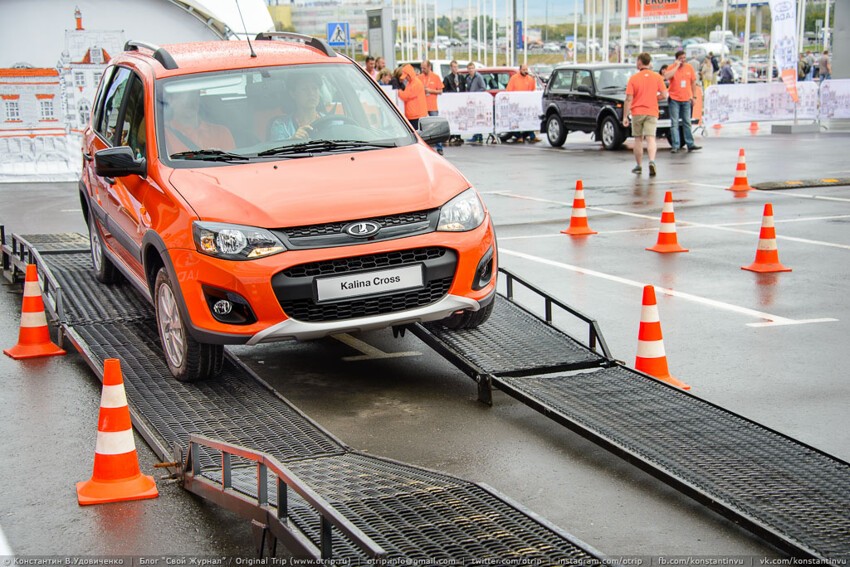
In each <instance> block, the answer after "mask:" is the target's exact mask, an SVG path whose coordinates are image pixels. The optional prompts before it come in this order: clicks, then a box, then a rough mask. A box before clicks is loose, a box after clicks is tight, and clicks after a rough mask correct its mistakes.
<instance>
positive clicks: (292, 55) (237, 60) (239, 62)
mask: <svg viewBox="0 0 850 567" xmlns="http://www.w3.org/2000/svg"><path fill="white" fill-rule="evenodd" d="M134 43H135V42H128V43H127V45H126V46H125V51H124V53H122V54H120V55H118V56H117V57H116V59H115V60H116V62H120V61H121V60H123V59H130V60H135V61H139V60H146V61H148V62H150V63H153V62H154V60H155V61H157V62H159V64H153V65H152V69H153V72H154V75H155V76H156V77H157V78H165V77H171V76H177V75H187V74H192V73H205V72H209V71H221V70H229V69H246V68H254V67H269V66H274V65H292V64H308V63H350V61H349V60H348V59H346V58H344V57H341V56H338V55H336V54H335V53H334V52H333V51H330V54H332V55H329V54H326V53H325V52H323V51H322V50H321V49H319V48H318V47H313V46H310V45H305V44H302V43H296V42H290V41H275V40H271V41H269V40H258V41H252V42H251V46H252V47H253V51H254V53H255V54H256V56H252V55H251V49H250V48H249V46H248V42H246V41H226V40H221V41H203V42H193V43H173V44H167V45H163V46H161V47H160V46H155V45H148V44H142V43H136V45H138V46H142V49H138V48H134V47H132V46H131V44H134ZM128 46H129V50H128ZM154 48H156V49H154ZM163 54H164V55H163Z"/></svg>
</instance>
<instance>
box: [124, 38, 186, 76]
mask: <svg viewBox="0 0 850 567" xmlns="http://www.w3.org/2000/svg"><path fill="white" fill-rule="evenodd" d="M140 47H144V48H145V49H150V50H151V51H153V58H154V59H156V60H157V61H159V62H160V64H161V65H162V66H163V67H165V68H166V69H168V70H172V69H177V68H178V66H177V61H175V60H174V57H172V56H171V54H170V53H169V52H168V51H166V50H165V49H163V48H162V47H160V46H158V45H156V44H153V43H147V42H145V41H136V40H132V39H131V40H129V41H128V42H127V43H125V44H124V51H138V50H139V48H140Z"/></svg>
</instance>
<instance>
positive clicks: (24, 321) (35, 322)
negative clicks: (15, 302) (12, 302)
mask: <svg viewBox="0 0 850 567" xmlns="http://www.w3.org/2000/svg"><path fill="white" fill-rule="evenodd" d="M46 326H47V317H46V316H45V315H44V311H38V312H35V313H32V312H29V311H26V312H22V313H21V327H27V328H31V327H46Z"/></svg>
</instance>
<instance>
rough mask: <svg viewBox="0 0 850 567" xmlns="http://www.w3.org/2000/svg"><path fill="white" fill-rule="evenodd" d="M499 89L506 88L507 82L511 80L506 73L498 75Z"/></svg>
mask: <svg viewBox="0 0 850 567" xmlns="http://www.w3.org/2000/svg"><path fill="white" fill-rule="evenodd" d="M498 77H499V88H500V89H506V88H508V82H509V81H510V80H511V76H510V74H508V73H499V74H498Z"/></svg>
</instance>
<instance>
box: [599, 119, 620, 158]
mask: <svg viewBox="0 0 850 567" xmlns="http://www.w3.org/2000/svg"><path fill="white" fill-rule="evenodd" d="M599 130H600V132H601V134H602V135H601V138H602V147H604V148H605V149H606V150H616V149H617V148H619V147H620V146H622V145H623V142H624V141H625V140H626V136H625V134H624V133H623V130H622V128H620V125H619V124H618V123H617V119H616V118H615V117H613V116H611V115H608V116H606V117H605V118H603V119H602V126H600V128H599Z"/></svg>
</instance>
